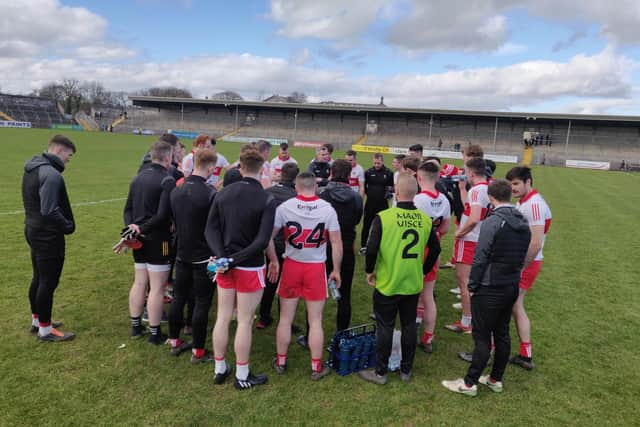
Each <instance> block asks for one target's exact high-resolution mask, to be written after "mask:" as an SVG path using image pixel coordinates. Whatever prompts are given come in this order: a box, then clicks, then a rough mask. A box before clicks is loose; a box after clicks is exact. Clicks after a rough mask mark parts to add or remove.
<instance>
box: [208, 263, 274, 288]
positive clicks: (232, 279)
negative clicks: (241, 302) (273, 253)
mask: <svg viewBox="0 0 640 427" xmlns="http://www.w3.org/2000/svg"><path fill="white" fill-rule="evenodd" d="M264 274H265V267H264V266H263V267H255V268H250V267H235V268H232V269H231V270H228V271H226V272H224V273H222V274H220V273H218V274H217V275H216V282H217V283H218V286H219V287H221V288H222V289H235V290H236V292H240V293H251V292H257V291H259V290H261V289H264V287H265V286H266V282H265V277H264Z"/></svg>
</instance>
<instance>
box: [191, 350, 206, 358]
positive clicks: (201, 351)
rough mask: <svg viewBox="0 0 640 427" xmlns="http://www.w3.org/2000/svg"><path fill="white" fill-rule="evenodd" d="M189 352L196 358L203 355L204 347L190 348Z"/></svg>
mask: <svg viewBox="0 0 640 427" xmlns="http://www.w3.org/2000/svg"><path fill="white" fill-rule="evenodd" d="M191 353H193V355H194V356H195V357H197V358H201V357H204V348H194V349H192V350H191Z"/></svg>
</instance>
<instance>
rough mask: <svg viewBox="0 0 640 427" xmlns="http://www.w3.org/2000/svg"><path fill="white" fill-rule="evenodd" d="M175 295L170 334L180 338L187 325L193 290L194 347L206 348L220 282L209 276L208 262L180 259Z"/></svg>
mask: <svg viewBox="0 0 640 427" xmlns="http://www.w3.org/2000/svg"><path fill="white" fill-rule="evenodd" d="M173 290H174V297H173V301H172V302H171V307H170V309H169V338H178V337H179V336H180V329H182V327H183V326H184V324H183V322H184V306H185V304H186V303H187V300H188V299H189V295H190V294H193V296H194V298H195V307H194V310H193V318H192V321H191V326H192V328H193V348H204V344H205V341H206V340H207V324H208V322H209V309H210V308H211V300H212V299H213V294H214V292H215V290H216V285H215V283H213V282H212V281H211V279H209V277H208V276H207V263H206V262H204V263H199V264H192V263H188V262H182V261H179V260H178V261H176V280H175V284H174V287H173Z"/></svg>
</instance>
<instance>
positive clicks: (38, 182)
mask: <svg viewBox="0 0 640 427" xmlns="http://www.w3.org/2000/svg"><path fill="white" fill-rule="evenodd" d="M75 152H76V146H75V145H74V144H73V142H71V140H70V139H69V138H67V137H65V136H62V135H56V136H54V137H53V138H51V140H50V141H49V146H48V148H47V152H46V153H43V154H42V155H41V156H34V157H33V158H32V159H31V160H29V161H28V162H27V163H26V164H25V166H24V175H23V177H22V201H23V204H24V212H25V221H24V222H25V231H24V234H25V237H26V239H27V243H28V244H29V247H30V248H31V265H32V266H33V277H32V279H31V287H30V288H29V302H30V304H31V332H32V333H37V334H38V340H39V341H50V342H57V341H69V340H72V339H73V338H74V337H75V335H74V334H73V333H71V332H62V331H58V330H57V329H56V328H55V327H54V326H60V325H59V324H57V325H54V324H53V323H52V322H51V310H52V307H53V293H54V292H55V290H56V288H57V287H58V282H59V281H60V274H61V273H62V266H63V265H64V251H65V241H64V236H65V234H72V233H73V232H74V231H75V228H76V225H75V222H74V219H73V212H72V211H71V204H70V203H69V196H68V195H67V188H66V186H65V183H64V179H63V178H62V172H63V171H64V167H65V164H67V163H68V162H69V160H70V159H71V156H73V154H75Z"/></svg>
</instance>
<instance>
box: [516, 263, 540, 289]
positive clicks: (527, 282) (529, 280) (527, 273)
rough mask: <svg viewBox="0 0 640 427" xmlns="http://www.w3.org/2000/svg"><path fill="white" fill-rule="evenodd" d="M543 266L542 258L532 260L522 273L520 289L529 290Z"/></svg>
mask: <svg viewBox="0 0 640 427" xmlns="http://www.w3.org/2000/svg"><path fill="white" fill-rule="evenodd" d="M541 267H542V260H537V261H531V263H530V264H529V265H528V266H527V268H525V269H524V270H522V274H520V289H523V290H525V291H528V290H529V289H531V286H533V282H535V281H536V277H538V273H540V268H541Z"/></svg>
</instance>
